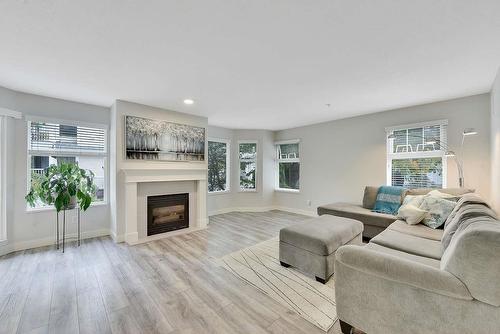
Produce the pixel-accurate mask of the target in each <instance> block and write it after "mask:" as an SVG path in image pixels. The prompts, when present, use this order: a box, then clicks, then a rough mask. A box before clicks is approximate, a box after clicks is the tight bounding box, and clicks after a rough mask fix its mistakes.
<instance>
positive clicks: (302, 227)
mask: <svg viewBox="0 0 500 334" xmlns="http://www.w3.org/2000/svg"><path fill="white" fill-rule="evenodd" d="M362 232H363V224H362V223H361V222H359V221H356V220H354V219H348V218H343V217H334V216H330V215H325V216H320V217H316V218H312V219H310V220H308V221H306V222H304V223H302V224H297V225H292V226H289V227H286V228H283V229H281V230H280V242H284V243H287V244H289V245H292V246H294V247H297V248H300V249H303V250H306V251H308V252H311V253H314V254H317V255H323V256H327V255H330V254H331V253H333V252H335V251H336V250H337V248H339V247H340V246H342V245H345V244H347V243H348V242H349V241H351V240H353V239H354V238H355V237H357V236H359V235H360V234H361V233H362Z"/></svg>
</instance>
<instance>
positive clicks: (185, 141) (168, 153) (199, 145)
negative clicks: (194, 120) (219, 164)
mask: <svg viewBox="0 0 500 334" xmlns="http://www.w3.org/2000/svg"><path fill="white" fill-rule="evenodd" d="M125 141H126V157H127V159H132V160H162V161H204V160H205V128H202V127H197V126H191V125H186V124H178V123H172V122H167V121H163V120H153V119H149V118H143V117H136V116H125Z"/></svg>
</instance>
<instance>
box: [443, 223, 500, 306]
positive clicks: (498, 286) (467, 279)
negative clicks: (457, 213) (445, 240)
mask: <svg viewBox="0 0 500 334" xmlns="http://www.w3.org/2000/svg"><path fill="white" fill-rule="evenodd" d="M499 254H500V221H498V220H494V219H492V218H490V217H483V218H482V219H478V218H477V217H476V218H475V221H473V222H470V223H469V224H467V225H466V226H465V227H464V228H463V229H461V230H460V231H457V232H456V233H455V236H454V237H453V238H452V240H451V243H450V245H449V246H448V248H447V249H446V251H445V252H444V254H443V256H442V258H441V264H440V266H441V269H442V270H446V271H448V272H450V273H451V274H453V275H455V276H456V277H458V279H460V280H461V281H462V282H463V283H464V284H465V285H466V286H467V288H468V289H469V291H470V293H471V295H472V296H473V297H474V298H475V299H477V300H479V301H482V302H484V303H488V304H490V305H493V306H497V307H498V306H500V281H499V279H498V278H499V277H500V256H499Z"/></svg>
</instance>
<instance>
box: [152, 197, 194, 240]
mask: <svg viewBox="0 0 500 334" xmlns="http://www.w3.org/2000/svg"><path fill="white" fill-rule="evenodd" d="M187 227H189V194H174V195H160V196H148V235H153V234H158V233H165V232H170V231H175V230H180V229H182V228H187Z"/></svg>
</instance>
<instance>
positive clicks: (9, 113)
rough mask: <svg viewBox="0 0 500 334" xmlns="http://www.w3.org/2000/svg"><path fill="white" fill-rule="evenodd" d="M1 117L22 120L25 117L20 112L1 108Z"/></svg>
mask: <svg viewBox="0 0 500 334" xmlns="http://www.w3.org/2000/svg"><path fill="white" fill-rule="evenodd" d="M0 116H6V117H12V118H15V119H21V118H22V117H23V114H22V113H20V112H19V111H15V110H11V109H7V108H1V107H0Z"/></svg>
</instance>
